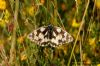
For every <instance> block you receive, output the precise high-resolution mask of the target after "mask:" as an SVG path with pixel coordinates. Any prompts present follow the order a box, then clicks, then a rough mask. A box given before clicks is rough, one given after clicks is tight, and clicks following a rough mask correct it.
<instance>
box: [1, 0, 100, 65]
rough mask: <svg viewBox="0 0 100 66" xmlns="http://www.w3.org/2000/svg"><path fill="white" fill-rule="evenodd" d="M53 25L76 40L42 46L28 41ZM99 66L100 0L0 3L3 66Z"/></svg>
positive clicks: (9, 0) (29, 0)
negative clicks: (39, 31)
mask: <svg viewBox="0 0 100 66" xmlns="http://www.w3.org/2000/svg"><path fill="white" fill-rule="evenodd" d="M49 24H52V25H54V26H59V27H61V28H63V29H65V30H66V31H67V32H69V33H70V34H71V35H72V36H73V37H74V41H73V42H72V43H69V44H64V45H62V46H59V47H55V48H52V47H41V46H38V45H37V44H35V43H32V42H31V41H30V40H29V39H27V35H28V34H29V33H30V32H32V31H33V30H34V29H36V28H38V27H41V26H47V25H49ZM86 65H87V66H100V0H0V66H86Z"/></svg>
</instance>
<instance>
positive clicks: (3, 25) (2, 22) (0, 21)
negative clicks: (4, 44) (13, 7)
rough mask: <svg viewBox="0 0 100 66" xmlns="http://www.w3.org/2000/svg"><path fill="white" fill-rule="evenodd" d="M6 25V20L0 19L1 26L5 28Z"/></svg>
mask: <svg viewBox="0 0 100 66" xmlns="http://www.w3.org/2000/svg"><path fill="white" fill-rule="evenodd" d="M5 26H6V23H5V20H3V19H0V27H2V28H4V27H5Z"/></svg>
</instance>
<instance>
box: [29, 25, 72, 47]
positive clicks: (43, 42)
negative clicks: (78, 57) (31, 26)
mask: <svg viewBox="0 0 100 66" xmlns="http://www.w3.org/2000/svg"><path fill="white" fill-rule="evenodd" d="M28 38H29V39H30V40H31V41H32V42H35V43H36V44H38V45H40V46H48V45H50V46H52V47H56V46H59V45H62V44H65V43H70V42H72V41H73V37H72V36H71V35H70V34H69V33H68V32H66V31H65V30H63V29H61V28H60V27H56V26H52V25H48V26H44V27H40V28H38V29H36V30H33V32H31V33H30V34H29V35H28Z"/></svg>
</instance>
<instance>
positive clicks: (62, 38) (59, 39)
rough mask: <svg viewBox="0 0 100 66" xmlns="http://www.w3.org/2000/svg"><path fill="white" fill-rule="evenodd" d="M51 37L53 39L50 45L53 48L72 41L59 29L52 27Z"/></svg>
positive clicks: (66, 33) (70, 37)
mask: <svg viewBox="0 0 100 66" xmlns="http://www.w3.org/2000/svg"><path fill="white" fill-rule="evenodd" d="M53 36H54V38H52V39H51V43H52V44H51V45H52V46H54V47H55V46H59V45H61V44H65V43H69V42H72V41H73V38H72V36H71V35H70V34H69V33H68V32H66V31H65V30H63V29H61V28H60V27H54V31H53Z"/></svg>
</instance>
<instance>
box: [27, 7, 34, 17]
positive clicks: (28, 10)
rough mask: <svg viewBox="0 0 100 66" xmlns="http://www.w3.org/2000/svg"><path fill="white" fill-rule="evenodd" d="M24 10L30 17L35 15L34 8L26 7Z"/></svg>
mask: <svg viewBox="0 0 100 66" xmlns="http://www.w3.org/2000/svg"><path fill="white" fill-rule="evenodd" d="M26 10H27V12H28V14H29V15H30V16H33V15H34V14H35V11H36V6H30V7H27V8H26Z"/></svg>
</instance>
